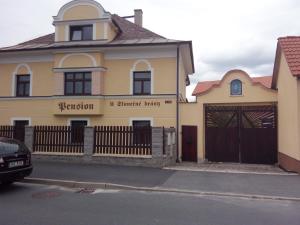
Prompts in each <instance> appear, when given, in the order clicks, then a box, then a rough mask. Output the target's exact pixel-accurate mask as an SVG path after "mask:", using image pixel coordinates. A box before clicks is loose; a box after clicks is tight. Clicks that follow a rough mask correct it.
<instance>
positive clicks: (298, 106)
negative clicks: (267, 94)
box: [272, 37, 300, 173]
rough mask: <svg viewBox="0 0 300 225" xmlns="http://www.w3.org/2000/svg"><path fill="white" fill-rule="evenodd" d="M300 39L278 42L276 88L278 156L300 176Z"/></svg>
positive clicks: (281, 39)
mask: <svg viewBox="0 0 300 225" xmlns="http://www.w3.org/2000/svg"><path fill="white" fill-rule="evenodd" d="M299 77H300V37H283V38H279V39H278V44H277V51H276V58H275V64H274V72H273V80H272V88H273V89H277V90H278V127H279V129H278V153H279V154H278V157H279V163H280V165H281V166H282V167H284V168H286V169H288V170H292V171H297V172H299V173H300V80H299Z"/></svg>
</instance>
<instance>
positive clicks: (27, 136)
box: [24, 126, 34, 152]
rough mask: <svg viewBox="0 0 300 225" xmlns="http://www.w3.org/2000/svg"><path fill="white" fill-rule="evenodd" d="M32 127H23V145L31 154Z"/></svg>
mask: <svg viewBox="0 0 300 225" xmlns="http://www.w3.org/2000/svg"><path fill="white" fill-rule="evenodd" d="M33 138H34V127H30V126H25V137H24V144H25V145H26V146H27V147H28V148H29V150H30V151H31V152H33Z"/></svg>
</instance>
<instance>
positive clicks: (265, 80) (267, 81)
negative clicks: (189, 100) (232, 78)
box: [193, 76, 272, 96]
mask: <svg viewBox="0 0 300 225" xmlns="http://www.w3.org/2000/svg"><path fill="white" fill-rule="evenodd" d="M250 79H251V80H252V82H253V83H254V84H262V85H263V86H265V87H266V88H271V83H272V76H263V77H250ZM221 81H222V80H213V81H202V82H199V83H198V84H197V85H196V87H195V89H194V91H193V95H194V96H196V95H200V94H203V93H205V92H206V91H208V90H210V89H212V88H213V87H216V86H219V85H220V82H221Z"/></svg>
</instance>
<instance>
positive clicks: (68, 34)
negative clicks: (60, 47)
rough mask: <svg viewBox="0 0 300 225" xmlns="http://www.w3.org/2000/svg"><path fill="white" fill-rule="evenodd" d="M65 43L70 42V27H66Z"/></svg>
mask: <svg viewBox="0 0 300 225" xmlns="http://www.w3.org/2000/svg"><path fill="white" fill-rule="evenodd" d="M65 41H70V25H68V24H67V25H65Z"/></svg>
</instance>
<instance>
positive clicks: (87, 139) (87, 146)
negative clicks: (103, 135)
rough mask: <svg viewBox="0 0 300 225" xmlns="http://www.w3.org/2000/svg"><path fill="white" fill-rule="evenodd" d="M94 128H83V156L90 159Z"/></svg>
mask: <svg viewBox="0 0 300 225" xmlns="http://www.w3.org/2000/svg"><path fill="white" fill-rule="evenodd" d="M94 129H95V128H94V127H85V128H84V146H83V152H84V156H85V157H87V158H91V157H92V155H93V154H94Z"/></svg>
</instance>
